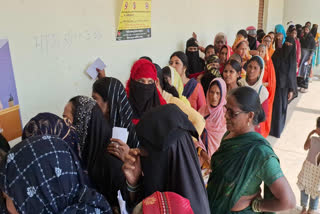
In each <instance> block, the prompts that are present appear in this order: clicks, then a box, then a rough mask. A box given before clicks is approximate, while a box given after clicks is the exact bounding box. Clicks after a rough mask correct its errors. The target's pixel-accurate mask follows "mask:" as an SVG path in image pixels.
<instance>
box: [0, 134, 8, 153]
mask: <svg viewBox="0 0 320 214" xmlns="http://www.w3.org/2000/svg"><path fill="white" fill-rule="evenodd" d="M0 149H2V150H3V151H4V152H6V153H7V152H9V150H10V145H9V143H8V141H7V140H6V139H5V138H4V137H3V136H2V134H0Z"/></svg>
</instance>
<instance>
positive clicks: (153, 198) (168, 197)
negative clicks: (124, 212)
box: [132, 192, 194, 214]
mask: <svg viewBox="0 0 320 214" xmlns="http://www.w3.org/2000/svg"><path fill="white" fill-rule="evenodd" d="M193 213H194V212H193V210H192V208H191V205H190V201H189V200H188V199H186V198H184V197H182V196H181V195H178V194H177V193H174V192H155V193H153V194H152V195H150V196H149V197H147V198H146V199H144V200H143V201H142V202H141V203H139V204H138V205H137V206H136V207H135V209H134V210H133V213H132V214H193Z"/></svg>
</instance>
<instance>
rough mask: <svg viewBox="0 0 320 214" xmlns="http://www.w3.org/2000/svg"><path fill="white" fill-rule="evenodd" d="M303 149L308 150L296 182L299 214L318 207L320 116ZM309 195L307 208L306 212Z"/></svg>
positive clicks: (312, 210) (310, 211) (319, 185)
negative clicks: (298, 190) (298, 195)
mask: <svg viewBox="0 0 320 214" xmlns="http://www.w3.org/2000/svg"><path fill="white" fill-rule="evenodd" d="M315 134H316V135H315ZM304 149H305V150H309V152H308V156H307V158H306V160H305V161H304V163H303V166H302V169H301V172H300V173H299V176H298V183H297V184H298V187H299V189H300V191H301V206H302V212H301V214H307V213H308V214H309V213H315V211H316V210H317V209H318V204H319V196H320V192H319V187H320V166H319V164H320V117H318V119H317V126H316V129H314V130H312V131H311V132H310V134H309V135H308V137H307V140H306V142H305V144H304ZM309 197H310V201H309V210H308V212H307V207H308V200H309Z"/></svg>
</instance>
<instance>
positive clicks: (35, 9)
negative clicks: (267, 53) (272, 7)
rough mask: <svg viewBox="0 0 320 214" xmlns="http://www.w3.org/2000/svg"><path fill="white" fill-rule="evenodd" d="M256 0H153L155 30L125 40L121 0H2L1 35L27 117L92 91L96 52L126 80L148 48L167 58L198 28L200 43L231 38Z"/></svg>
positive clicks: (249, 20)
mask: <svg viewBox="0 0 320 214" xmlns="http://www.w3.org/2000/svg"><path fill="white" fill-rule="evenodd" d="M258 2H259V1H254V0H243V1H238V0H224V1H217V0H214V1H209V0H174V1H173V0H154V1H153V4H152V38H151V39H145V40H135V41H121V42H119V41H116V40H115V35H116V26H117V24H118V21H119V12H120V8H121V4H122V1H121V0H90V1H88V0H68V1H66V0H54V1H53V0H10V1H4V0H2V1H1V9H0V20H1V22H0V29H1V30H0V38H1V37H4V38H8V39H9V43H10V47H11V54H12V61H13V67H14V72H15V77H16V82H17V88H18V95H19V100H20V105H21V110H22V112H21V113H22V120H23V124H25V123H26V122H27V121H28V120H29V119H30V118H31V117H33V116H34V115H35V114H37V113H39V112H44V111H48V112H53V113H56V114H58V115H61V114H62V111H63V108H64V105H65V104H66V102H67V101H68V100H69V99H70V98H71V97H73V96H75V95H79V94H83V95H90V94H91V87H92V83H93V81H92V80H90V79H89V78H88V77H87V76H86V75H85V73H84V70H85V68H86V66H87V65H88V64H89V63H90V62H93V61H94V60H95V59H96V58H97V57H101V58H102V59H103V60H104V61H105V63H106V64H107V75H110V76H115V77H117V78H119V79H120V80H122V81H123V82H124V81H125V80H127V79H128V77H129V71H130V67H131V65H132V63H133V61H134V60H135V59H137V58H138V57H140V56H142V55H148V56H150V57H151V58H153V60H154V61H155V62H157V63H159V64H160V65H161V66H165V65H166V64H167V62H168V60H169V56H170V54H171V53H173V52H174V51H176V50H183V49H184V44H185V41H186V40H187V39H188V38H189V37H190V36H191V33H192V32H193V31H196V32H197V33H198V35H199V37H200V38H199V40H200V43H202V44H208V43H211V42H212V41H213V37H214V35H215V34H216V33H217V32H220V31H223V32H225V33H227V35H228V36H229V38H230V39H229V41H230V42H229V43H233V40H234V34H235V33H236V31H237V30H239V29H240V28H245V27H247V26H249V25H256V22H257V14H258Z"/></svg>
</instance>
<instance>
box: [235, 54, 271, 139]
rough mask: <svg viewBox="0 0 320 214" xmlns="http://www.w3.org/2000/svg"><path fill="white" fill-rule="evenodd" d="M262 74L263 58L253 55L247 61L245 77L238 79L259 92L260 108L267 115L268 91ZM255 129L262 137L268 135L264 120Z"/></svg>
mask: <svg viewBox="0 0 320 214" xmlns="http://www.w3.org/2000/svg"><path fill="white" fill-rule="evenodd" d="M263 75H264V60H263V59H262V58H261V57H260V56H254V57H252V58H251V59H250V60H249V61H248V66H247V75H246V78H245V79H241V80H240V81H241V83H242V85H243V86H248V87H250V88H253V89H254V90H255V91H256V92H257V93H258V94H259V98H260V103H261V105H262V108H263V110H264V112H265V115H268V98H269V92H268V90H267V88H266V87H265V86H264V85H263ZM256 131H257V132H259V133H260V134H261V135H262V136H264V137H267V136H268V135H269V133H268V131H267V128H266V122H263V123H260V125H259V126H257V127H256Z"/></svg>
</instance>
